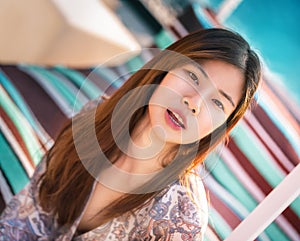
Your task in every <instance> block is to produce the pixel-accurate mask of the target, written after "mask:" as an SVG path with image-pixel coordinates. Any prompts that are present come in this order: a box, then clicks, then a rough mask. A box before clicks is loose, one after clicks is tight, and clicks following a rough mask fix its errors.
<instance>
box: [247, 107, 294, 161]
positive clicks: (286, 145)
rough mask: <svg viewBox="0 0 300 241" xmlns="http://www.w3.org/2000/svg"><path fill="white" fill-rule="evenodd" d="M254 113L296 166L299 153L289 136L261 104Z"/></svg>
mask: <svg viewBox="0 0 300 241" xmlns="http://www.w3.org/2000/svg"><path fill="white" fill-rule="evenodd" d="M252 113H253V115H254V116H255V118H256V119H257V120H258V121H259V122H260V124H261V125H262V127H263V128H264V129H265V130H266V132H267V133H268V134H269V135H270V137H271V138H272V139H273V140H274V141H275V142H276V143H277V145H278V146H279V148H280V149H281V151H282V152H283V153H284V154H285V155H286V157H287V158H288V159H289V160H290V161H291V162H292V163H293V164H294V165H295V166H296V165H297V164H298V163H299V162H300V160H299V157H298V155H297V153H296V152H295V150H294V148H293V147H292V146H291V144H290V142H289V141H288V140H287V138H286V137H285V136H284V135H283V133H282V132H281V131H280V130H279V129H278V127H277V126H276V125H275V124H274V123H273V121H272V120H271V119H270V117H269V116H268V115H267V114H266V112H265V111H264V110H263V109H262V108H261V107H260V106H259V105H257V106H256V108H255V109H254V110H253V111H252Z"/></svg>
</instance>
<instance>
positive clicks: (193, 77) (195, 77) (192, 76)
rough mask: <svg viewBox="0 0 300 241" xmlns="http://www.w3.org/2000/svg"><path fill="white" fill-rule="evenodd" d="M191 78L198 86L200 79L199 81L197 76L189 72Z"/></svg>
mask: <svg viewBox="0 0 300 241" xmlns="http://www.w3.org/2000/svg"><path fill="white" fill-rule="evenodd" d="M189 76H190V77H191V79H192V80H193V81H194V82H195V83H196V84H197V85H199V79H198V77H197V75H195V74H194V73H193V72H190V71H189Z"/></svg>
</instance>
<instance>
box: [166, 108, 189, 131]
mask: <svg viewBox="0 0 300 241" xmlns="http://www.w3.org/2000/svg"><path fill="white" fill-rule="evenodd" d="M167 111H168V113H169V116H170V117H171V120H172V121H173V123H174V124H175V125H177V126H180V127H182V128H185V127H184V124H183V123H184V121H183V119H182V118H181V116H180V115H179V114H178V113H176V112H173V111H170V110H167Z"/></svg>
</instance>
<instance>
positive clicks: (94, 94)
mask: <svg viewBox="0 0 300 241" xmlns="http://www.w3.org/2000/svg"><path fill="white" fill-rule="evenodd" d="M54 70H56V71H57V72H59V73H61V74H63V75H65V76H67V77H68V78H69V79H70V80H71V81H73V82H74V83H75V84H76V85H77V86H78V88H80V90H82V91H83V92H84V93H85V94H86V95H87V96H88V97H89V98H90V99H97V98H98V97H99V96H100V95H101V94H102V91H101V90H100V89H99V88H98V86H96V85H95V84H94V83H93V82H92V81H90V80H89V79H88V78H87V77H85V76H84V75H82V74H81V73H79V72H78V71H75V70H72V69H68V68H65V67H63V66H56V67H55V68H54Z"/></svg>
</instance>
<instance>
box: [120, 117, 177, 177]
mask: <svg viewBox="0 0 300 241" xmlns="http://www.w3.org/2000/svg"><path fill="white" fill-rule="evenodd" d="M157 131H159V130H156V131H153V130H152V127H151V123H150V119H149V116H148V113H146V114H145V116H144V118H143V119H141V120H140V121H139V123H138V124H137V126H136V127H135V128H134V130H133V132H132V133H131V141H130V143H129V145H128V149H127V153H125V154H124V155H123V156H122V157H121V158H120V159H119V160H118V161H117V162H116V163H115V164H116V165H117V167H119V168H122V169H123V170H125V171H127V172H131V173H137V174H142V173H143V174H146V173H151V172H154V171H158V170H160V169H162V168H163V166H162V163H160V160H159V157H161V156H163V155H164V154H165V153H167V151H168V150H170V148H171V147H172V145H171V144H168V143H166V142H165V141H164V140H162V139H161V138H160V137H158V136H157V135H156V134H155V133H157Z"/></svg>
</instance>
